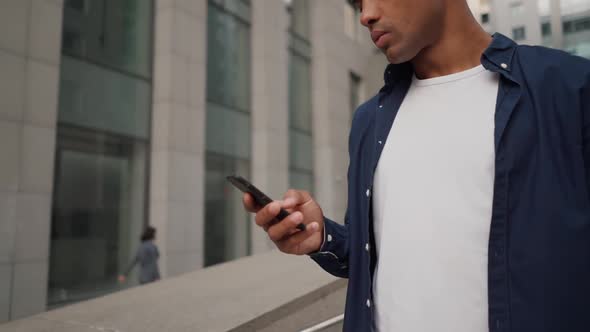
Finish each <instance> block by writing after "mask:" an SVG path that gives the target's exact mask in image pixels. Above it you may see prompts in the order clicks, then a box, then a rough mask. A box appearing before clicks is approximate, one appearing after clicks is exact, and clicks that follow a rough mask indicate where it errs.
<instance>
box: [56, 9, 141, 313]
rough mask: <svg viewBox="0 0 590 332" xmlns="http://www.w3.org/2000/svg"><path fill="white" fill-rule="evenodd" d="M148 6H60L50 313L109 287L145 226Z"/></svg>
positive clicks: (129, 256) (103, 291)
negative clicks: (61, 37) (59, 65)
mask: <svg viewBox="0 0 590 332" xmlns="http://www.w3.org/2000/svg"><path fill="white" fill-rule="evenodd" d="M152 7H153V3H152V1H150V0H128V1H118V0H66V1H65V2H64V15H63V31H62V36H63V42H62V58H61V73H60V88H59V91H60V92H59V110H58V126H57V141H56V151H55V177H54V181H55V182H54V194H53V207H52V221H51V249H50V259H49V271H50V272H49V290H48V296H47V299H48V305H49V307H54V306H59V305H63V304H67V303H70V302H73V301H79V300H85V299H88V298H92V297H96V296H99V295H103V294H105V293H108V292H111V291H114V290H116V289H117V288H118V287H119V286H117V275H118V273H119V272H122V270H123V268H124V267H125V266H126V265H127V263H128V262H129V260H130V258H131V256H132V254H133V253H134V249H135V248H136V247H137V244H138V243H139V236H140V234H141V231H142V229H143V227H144V226H145V223H146V215H145V211H146V204H145V201H146V200H145V198H146V194H147V192H146V190H147V165H148V163H147V160H148V151H149V138H150V137H149V128H150V111H151V62H152V58H151V57H152V52H151V43H152V23H153V17H152ZM130 280H131V281H132V284H133V282H134V281H135V280H137V278H135V277H132V278H130Z"/></svg>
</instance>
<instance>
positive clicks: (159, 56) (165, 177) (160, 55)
mask: <svg viewBox="0 0 590 332" xmlns="http://www.w3.org/2000/svg"><path fill="white" fill-rule="evenodd" d="M206 31H207V1H167V0H156V1H155V46H154V76H153V77H154V78H153V79H154V85H153V87H154V90H153V111H152V156H151V175H150V179H151V181H150V195H149V206H150V217H149V220H150V224H152V225H153V226H155V227H156V228H157V229H158V235H157V237H158V239H157V243H158V244H159V245H160V254H161V256H160V257H161V258H160V259H161V260H160V267H161V269H162V273H163V275H164V276H173V275H177V274H180V273H184V272H188V271H192V270H195V269H197V268H200V267H202V266H203V250H204V249H203V243H204V239H203V230H204V197H203V190H204V164H205V163H204V160H205V155H204V150H205V149H204V148H205V109H206V108H205V81H206V79H205V75H206V49H207V32H206Z"/></svg>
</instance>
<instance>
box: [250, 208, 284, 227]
mask: <svg viewBox="0 0 590 332" xmlns="http://www.w3.org/2000/svg"><path fill="white" fill-rule="evenodd" d="M280 211H281V205H280V204H279V203H278V202H272V203H270V204H268V205H267V206H265V207H263V208H262V209H260V210H258V212H257V213H256V225H258V226H260V227H263V228H265V227H266V226H270V223H271V222H272V221H273V220H274V219H275V217H276V216H277V215H278V214H279V212H280Z"/></svg>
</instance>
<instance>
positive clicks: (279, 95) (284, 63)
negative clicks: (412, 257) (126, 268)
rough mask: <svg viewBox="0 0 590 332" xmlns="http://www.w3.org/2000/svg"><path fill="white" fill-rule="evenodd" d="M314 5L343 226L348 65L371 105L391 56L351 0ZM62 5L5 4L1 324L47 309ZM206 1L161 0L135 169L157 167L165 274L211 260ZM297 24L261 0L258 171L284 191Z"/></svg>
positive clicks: (257, 7) (325, 165)
mask: <svg viewBox="0 0 590 332" xmlns="http://www.w3.org/2000/svg"><path fill="white" fill-rule="evenodd" d="M216 1H217V0H216ZM294 1H297V0H294ZM309 3H310V6H311V7H310V10H309V12H310V24H311V34H310V43H311V50H312V53H311V86H310V90H311V98H312V121H313V135H312V136H313V159H314V170H313V172H314V179H315V183H314V191H315V194H316V198H317V200H318V202H319V203H320V204H321V205H322V208H323V209H324V212H325V214H326V215H327V216H330V217H332V218H334V219H336V220H339V221H343V220H342V218H343V216H344V212H345V208H346V203H347V202H346V201H347V194H346V189H347V183H346V171H347V166H348V151H347V142H348V133H349V129H350V121H351V117H352V111H351V109H350V102H349V101H350V94H351V89H352V88H353V87H352V83H351V80H350V77H351V73H353V74H354V75H355V76H358V77H359V78H360V80H361V81H360V82H361V83H360V87H361V89H362V91H360V92H357V93H356V94H357V95H358V96H360V97H361V98H360V99H361V101H362V100H364V99H366V98H368V97H370V96H372V95H374V94H375V93H376V92H377V90H378V88H380V87H381V85H382V72H383V69H384V68H385V65H386V61H385V60H384V57H383V56H382V55H380V53H378V52H376V51H375V48H374V46H372V45H371V43H370V41H369V38H368V33H367V32H366V31H364V29H363V28H361V27H359V26H358V22H357V20H358V17H355V16H354V13H353V12H351V11H350V9H349V8H348V7H346V6H347V5H346V4H345V2H344V1H340V0H325V1H309ZM63 6H64V3H63V0H61V1H60V0H5V1H1V2H0V28H1V29H0V69H1V72H2V73H4V75H2V77H3V78H0V155H1V156H2V160H1V162H0V322H2V321H6V320H11V319H16V318H21V317H25V316H28V315H31V314H34V313H37V312H40V311H44V310H45V309H46V307H47V297H48V287H47V284H48V279H49V269H50V268H49V265H50V264H49V262H50V257H49V255H50V254H49V252H50V250H49V247H50V244H51V237H50V228H51V215H52V200H53V199H54V197H53V192H54V182H55V170H54V161H55V153H56V135H57V128H58V124H57V123H58V121H57V120H58V92H59V90H60V69H61V67H60V61H61V38H62V26H63V20H62V17H63ZM207 6H208V1H182V0H177V1H169V0H154V37H153V38H154V40H153V47H154V51H153V74H152V81H153V84H152V105H151V129H150V135H149V136H150V138H149V145H148V146H149V151H148V152H147V156H148V159H147V160H148V161H147V163H146V164H145V165H136V166H141V168H145V169H146V170H147V171H148V175H147V183H148V184H147V185H146V189H145V190H146V193H145V195H146V204H145V206H146V209H147V213H146V217H145V219H146V220H145V223H147V224H151V225H153V226H156V227H157V229H158V235H157V244H158V245H159V248H160V253H161V258H160V268H161V270H162V274H163V276H165V277H170V276H174V275H178V274H182V273H185V272H188V271H191V270H195V269H199V268H202V267H203V266H204V264H205V263H204V255H205V249H204V242H205V237H206V236H207V234H206V231H205V222H206V221H205V209H206V206H205V197H206V192H205V176H206V175H205V159H206V157H205V155H206V152H205V151H206V146H207V142H206V137H205V132H206V127H205V126H206V113H207V97H206V91H207V38H208V35H207V31H208V30H207V29H208V21H207ZM289 19H290V18H289V13H288V11H287V10H286V2H285V1H283V0H272V1H271V0H253V1H251V26H250V32H251V34H250V42H251V50H252V51H251V54H250V59H251V61H250V66H251V67H250V70H251V84H250V85H251V86H250V91H249V93H250V97H251V98H250V100H251V123H250V125H251V142H252V143H251V147H250V148H251V165H250V168H251V170H252V171H251V177H252V180H253V182H254V183H256V184H257V185H258V186H259V187H260V188H261V189H263V190H265V191H266V192H267V193H268V194H270V195H271V196H272V197H276V198H280V197H281V196H282V194H283V193H284V192H285V190H286V189H287V188H288V187H289V149H290V142H289V134H288V133H289V130H288V128H289V113H288V112H289V111H288V99H289V81H288V79H289V75H288V66H289V50H288V46H289V31H288V29H289ZM351 22H353V24H352V25H351ZM136 203H137V202H136ZM134 204H135V203H134ZM140 205H142V204H139V203H138V204H137V205H134V206H129V207H127V208H129V209H140V208H141V207H140ZM132 213H133V212H132ZM130 231H131V232H136V231H137V230H130ZM128 235H129V236H131V237H132V238H134V236H135V235H133V234H128ZM238 236H243V234H238ZM247 237H249V238H246V239H243V241H246V242H247V241H250V247H251V249H250V253H251V254H257V253H262V252H265V251H268V250H270V249H272V248H273V245H272V243H270V241H269V240H268V239H267V236H266V234H265V233H264V232H262V231H261V230H260V229H258V227H255V226H251V232H250V233H249V235H247ZM133 245H135V244H132V243H129V244H123V246H124V247H125V248H126V249H125V248H124V249H121V250H124V251H126V252H127V251H128V250H131V249H132V248H131V247H132V246H133ZM125 255H127V253H125V254H121V255H119V256H120V258H122V259H123V258H124V256H125ZM66 263H67V262H64V264H66ZM112 277H115V276H112ZM99 293H100V292H99Z"/></svg>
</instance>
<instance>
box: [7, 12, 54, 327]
mask: <svg viewBox="0 0 590 332" xmlns="http://www.w3.org/2000/svg"><path fill="white" fill-rule="evenodd" d="M61 6H62V4H61V1H57V0H55V1H51V0H35V1H30V0H6V1H1V2H0V72H2V76H1V78H0V156H1V160H0V322H1V321H5V320H9V319H18V318H21V317H25V316H28V315H31V314H34V313H36V312H39V311H43V310H44V308H45V301H46V294H47V269H48V259H49V255H48V252H49V250H48V248H49V225H50V216H51V194H52V190H53V188H52V185H53V160H54V157H53V153H54V148H55V132H56V118H57V93H58V81H59V65H60V45H61V18H62V11H61Z"/></svg>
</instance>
